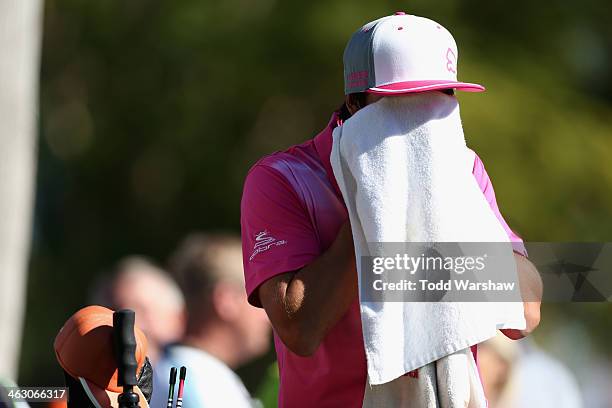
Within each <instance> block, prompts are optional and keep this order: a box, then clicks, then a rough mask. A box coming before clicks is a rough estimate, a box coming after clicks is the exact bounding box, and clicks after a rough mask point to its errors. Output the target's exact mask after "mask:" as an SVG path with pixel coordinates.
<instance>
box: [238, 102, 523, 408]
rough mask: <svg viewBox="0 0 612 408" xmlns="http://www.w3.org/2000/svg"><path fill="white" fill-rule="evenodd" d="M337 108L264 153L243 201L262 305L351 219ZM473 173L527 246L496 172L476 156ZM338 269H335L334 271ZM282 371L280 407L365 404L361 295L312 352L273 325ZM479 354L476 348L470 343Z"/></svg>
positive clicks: (247, 270)
mask: <svg viewBox="0 0 612 408" xmlns="http://www.w3.org/2000/svg"><path fill="white" fill-rule="evenodd" d="M336 125H337V116H336V115H335V114H334V116H332V119H331V121H330V123H329V124H328V126H327V127H326V128H325V129H324V130H323V131H322V132H321V133H319V134H318V135H317V136H316V137H315V138H314V139H311V140H308V141H307V142H305V143H302V144H300V145H297V146H293V147H290V148H289V149H287V150H285V151H283V152H276V153H273V154H271V155H269V156H266V157H264V158H262V159H261V160H259V161H258V162H257V163H256V164H255V165H254V166H253V167H252V168H251V169H250V171H249V173H248V175H247V177H246V180H245V183H244V191H243V195H242V202H241V226H242V250H243V257H244V274H245V281H246V290H247V293H248V297H249V302H250V303H251V304H253V305H254V306H258V307H261V303H260V301H259V298H258V293H257V289H258V287H259V286H260V285H261V284H262V283H263V282H265V281H266V280H268V279H270V278H271V277H273V276H275V275H278V274H282V273H286V272H291V271H296V270H299V269H300V268H303V267H304V266H306V265H308V264H309V263H311V262H312V261H314V260H315V259H316V258H317V257H319V256H320V255H321V254H323V253H324V252H325V251H326V250H327V248H329V246H330V245H331V243H332V242H333V241H334V239H335V238H336V234H337V232H338V230H339V228H340V226H341V225H342V224H343V223H344V222H345V221H346V220H347V219H348V213H347V211H346V208H345V206H344V202H343V200H342V196H341V194H340V191H339V189H338V186H337V184H336V181H335V179H334V177H333V171H332V168H331V164H330V161H329V156H330V153H331V146H332V130H333V128H334V127H335V126H336ZM473 174H474V178H475V179H476V181H477V183H478V185H479V186H480V188H481V190H482V192H483V194H484V195H485V197H486V199H487V201H488V202H489V204H490V206H491V209H492V210H493V212H494V213H495V215H496V216H497V218H498V219H499V221H500V223H501V224H502V225H503V227H504V229H505V230H506V232H507V233H508V236H509V238H510V240H511V241H513V242H515V243H516V246H515V250H517V251H518V252H522V253H524V247H523V246H522V240H521V239H520V238H519V237H518V236H517V235H516V234H515V233H514V232H513V231H512V230H511V229H510V228H509V227H508V224H507V223H506V221H505V220H504V218H503V217H502V215H501V213H500V212H499V208H498V206H497V203H496V200H495V192H494V191H493V186H492V184H491V180H490V179H489V176H488V175H487V172H486V171H485V168H484V165H483V163H482V161H481V160H480V158H479V157H478V156H476V158H475V161H474V169H473ZM329 273H334V271H329ZM274 344H275V347H276V354H277V357H278V367H279V372H280V391H279V407H291V408H299V407H308V408H310V407H318V408H325V407H361V405H362V400H363V393H364V389H365V382H366V359H365V352H364V348H363V337H362V332H361V319H360V315H359V301H358V299H357V297H356V298H355V301H354V302H353V303H352V304H351V306H350V307H349V310H348V311H347V313H346V314H345V315H344V317H342V318H341V319H340V321H338V323H337V324H336V326H334V327H333V328H332V329H331V330H330V331H329V333H328V335H327V336H326V337H325V339H324V340H323V341H322V342H321V344H320V346H319V348H318V349H317V350H316V352H315V353H314V354H313V355H312V356H311V357H300V356H298V355H296V354H294V353H293V352H291V351H290V350H289V349H288V348H287V347H285V345H284V344H283V343H282V341H281V340H280V338H279V337H278V336H277V335H276V333H274ZM472 350H473V352H474V354H475V352H476V348H475V347H473V348H472Z"/></svg>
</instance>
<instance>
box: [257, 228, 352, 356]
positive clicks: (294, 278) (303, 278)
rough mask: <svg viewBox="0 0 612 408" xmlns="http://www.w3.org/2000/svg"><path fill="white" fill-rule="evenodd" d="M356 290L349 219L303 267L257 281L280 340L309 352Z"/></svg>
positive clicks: (301, 352)
mask: <svg viewBox="0 0 612 408" xmlns="http://www.w3.org/2000/svg"><path fill="white" fill-rule="evenodd" d="M356 296H357V272H356V269H355V252H354V247H353V238H352V235H351V228H350V224H349V222H348V221H347V222H345V223H344V224H343V225H342V227H341V228H340V230H339V232H338V236H337V237H336V240H335V241H334V243H333V244H332V245H331V246H330V247H329V249H328V250H327V251H326V252H325V253H324V254H322V255H321V256H320V257H319V258H317V259H316V260H315V261H314V262H312V263H311V264H309V265H307V266H305V267H304V268H302V269H300V270H298V271H295V272H288V273H284V274H281V275H277V276H275V277H273V278H271V279H269V280H267V281H266V282H264V283H263V284H262V285H261V286H260V287H259V299H260V300H261V304H262V305H263V307H264V309H265V310H266V313H267V314H268V317H269V318H270V321H271V322H272V326H273V327H274V330H275V331H276V333H277V334H278V336H279V337H280V339H281V340H282V341H283V343H284V344H285V345H286V346H287V348H289V349H290V350H291V351H293V352H294V353H295V354H298V355H300V356H310V355H312V354H314V352H315V351H316V350H317V348H318V347H319V344H320V343H321V341H322V340H323V339H324V338H325V336H326V335H327V332H328V331H329V329H331V328H332V327H333V326H334V325H335V324H336V323H337V322H338V321H339V320H340V319H341V318H342V317H343V316H344V315H345V314H346V312H347V310H348V308H349V306H350V305H351V303H352V302H353V301H354V300H355V298H356Z"/></svg>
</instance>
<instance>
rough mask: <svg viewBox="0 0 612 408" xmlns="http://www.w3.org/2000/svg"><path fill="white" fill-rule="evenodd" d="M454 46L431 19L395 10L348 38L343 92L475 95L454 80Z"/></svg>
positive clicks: (476, 89) (468, 86)
mask: <svg viewBox="0 0 612 408" xmlns="http://www.w3.org/2000/svg"><path fill="white" fill-rule="evenodd" d="M458 56H459V53H458V51H457V44H456V43H455V39H454V38H453V36H452V35H451V33H450V32H449V31H448V30H447V29H446V28H444V27H442V26H441V25H440V24H438V23H436V22H435V21H432V20H429V19H427V18H424V17H418V16H413V15H409V14H405V13H403V12H397V13H395V14H394V15H392V16H387V17H383V18H380V19H378V20H375V21H372V22H370V23H368V24H366V25H365V26H363V27H362V28H361V29H359V30H358V31H357V32H355V33H354V34H353V36H352V37H351V39H350V40H349V42H348V44H347V46H346V49H345V50H344V92H345V94H350V93H355V92H370V93H377V94H403V93H410V92H424V91H432V90H437V89H448V88H455V89H458V90H462V91H469V92H481V91H484V87H483V86H482V85H478V84H472V83H466V82H459V81H457V60H458Z"/></svg>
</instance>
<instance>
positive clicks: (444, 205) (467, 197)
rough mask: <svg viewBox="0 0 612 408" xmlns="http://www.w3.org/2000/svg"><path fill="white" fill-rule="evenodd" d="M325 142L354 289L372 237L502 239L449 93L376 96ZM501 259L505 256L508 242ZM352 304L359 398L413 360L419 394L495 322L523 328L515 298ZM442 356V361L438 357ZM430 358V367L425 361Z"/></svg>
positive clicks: (372, 247) (371, 251)
mask: <svg viewBox="0 0 612 408" xmlns="http://www.w3.org/2000/svg"><path fill="white" fill-rule="evenodd" d="M333 139H334V140H333V148H332V153H331V163H332V168H333V171H334V176H335V178H336V180H337V182H338V185H339V187H340V190H341V192H342V195H343V198H344V201H345V203H346V205H347V208H348V212H349V217H350V222H351V228H352V231H353V239H354V243H355V255H356V258H357V260H358V262H357V269H358V273H359V285H360V289H361V285H362V271H361V268H362V265H361V262H359V260H360V259H361V257H362V256H372V255H375V254H376V248H377V247H378V246H379V244H380V243H385V242H434V243H435V242H455V243H462V242H508V237H507V235H506V233H505V231H504V229H503V228H502V226H501V225H500V223H499V221H498V220H497V218H496V217H495V215H494V214H493V212H492V210H491V208H490V207H489V204H488V203H487V201H486V200H485V198H484V195H483V194H482V191H481V190H480V188H479V186H478V185H477V183H476V181H475V179H474V177H473V176H472V168H473V163H474V153H473V152H472V151H471V150H470V149H468V148H467V146H466V144H465V139H464V136H463V129H462V126H461V120H460V115H459V106H458V103H457V100H456V98H455V97H454V96H449V95H446V94H443V93H441V92H426V93H420V94H412V95H408V96H397V97H385V98H382V99H381V100H379V101H378V102H376V103H373V104H370V105H368V106H366V107H365V108H363V109H361V110H359V111H358V112H356V113H355V114H354V115H353V116H352V117H351V118H350V119H348V120H347V121H346V122H345V123H344V124H343V125H342V126H339V127H337V128H336V129H335V130H334V132H333ZM507 256H508V257H512V249H511V246H510V244H509V243H508V253H507ZM509 262H512V261H511V260H509ZM383 297H384V295H383ZM360 308H361V320H362V328H363V336H364V345H365V351H366V358H367V364H368V385H367V386H366V399H365V400H364V402H366V401H367V400H368V397H369V396H368V392H372V390H374V389H375V388H376V387H375V386H377V385H381V384H389V387H387V391H385V392H389V393H391V392H392V390H393V389H394V387H395V384H394V383H392V381H393V380H395V379H397V378H400V381H399V383H409V380H410V379H411V378H409V377H402V376H403V375H404V374H405V373H407V372H410V371H412V370H414V369H417V368H420V367H423V368H422V369H421V371H423V374H424V375H423V376H419V378H422V380H420V381H421V382H420V383H419V384H421V385H420V386H419V387H417V388H423V389H422V391H423V392H422V394H423V393H426V389H427V381H430V382H431V383H432V384H433V381H434V378H439V376H440V370H442V371H444V370H446V369H445V368H444V367H447V368H449V370H450V371H453V370H459V371H457V373H459V372H462V371H461V370H464V369H465V370H468V371H467V372H470V371H469V370H470V369H469V362H468V361H465V359H463V361H464V362H465V367H464V368H461V369H459V366H460V365H461V364H452V363H451V362H453V361H457V357H454V356H456V355H465V354H466V350H468V351H467V352H469V347H470V346H471V345H474V344H477V343H480V342H482V341H484V340H486V339H488V338H490V337H493V336H494V335H495V333H496V329H498V328H518V329H523V328H524V327H525V320H524V317H523V308H522V304H521V303H518V302H515V303H495V302H487V303H486V304H483V303H477V302H403V303H402V302H385V301H384V298H383V301H382V302H368V301H364V300H363V299H361V301H360ZM457 353H459V354H457ZM447 356H448V357H447ZM444 357H447V359H446V363H445V360H440V359H443V358H444ZM437 360H440V361H439V362H438V363H437V364H436V369H435V370H433V369H432V368H431V367H432V366H428V365H429V364H430V363H433V362H436V361H437ZM447 363H448V364H447ZM451 368H452V370H451ZM449 370H446V371H444V372H447V374H448V375H446V374H445V375H446V376H447V377H449V380H448V381H446V382H445V383H444V384H446V385H445V387H447V388H446V389H444V390H442V393H447V392H451V390H452V389H453V388H452V384H455V383H456V381H458V380H457V378H458V377H457V376H456V375H455V374H452V373H451V372H450V371H449ZM434 371H435V372H437V373H438V375H437V376H436V375H433V374H431V373H432V372H434ZM428 372H429V373H430V374H427V373H428ZM432 375H433V377H432ZM436 381H437V380H436ZM478 384H480V382H479V381H478ZM400 388H401V389H402V390H404V388H403V387H400ZM481 391H482V390H478V392H475V393H472V395H480V394H482V392H481ZM439 392H440V390H439V389H438V394H439ZM394 406H395V405H394ZM415 406H419V405H415ZM422 406H423V407H429V405H422ZM451 406H453V407H454V406H455V405H451ZM457 406H461V407H464V405H457ZM474 406H475V407H477V406H478V405H474ZM419 407H420V406H419ZM470 407H471V406H470Z"/></svg>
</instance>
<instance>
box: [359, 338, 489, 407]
mask: <svg viewBox="0 0 612 408" xmlns="http://www.w3.org/2000/svg"><path fill="white" fill-rule="evenodd" d="M363 406H364V407H368V408H386V407H394V408H486V407H487V403H486V399H485V396H484V391H483V389H482V385H481V382H480V376H479V374H478V369H477V367H476V363H475V361H474V357H473V355H472V352H471V350H470V349H463V350H460V351H457V352H455V353H453V354H451V355H448V356H445V357H442V358H441V359H439V360H437V361H435V362H433V363H429V364H427V365H425V366H423V367H421V368H419V370H418V371H417V375H416V376H414V375H406V376H402V377H399V378H396V379H395V380H393V381H391V382H390V383H386V384H383V385H374V386H370V387H369V388H368V389H367V391H366V392H365V396H364V401H363Z"/></svg>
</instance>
